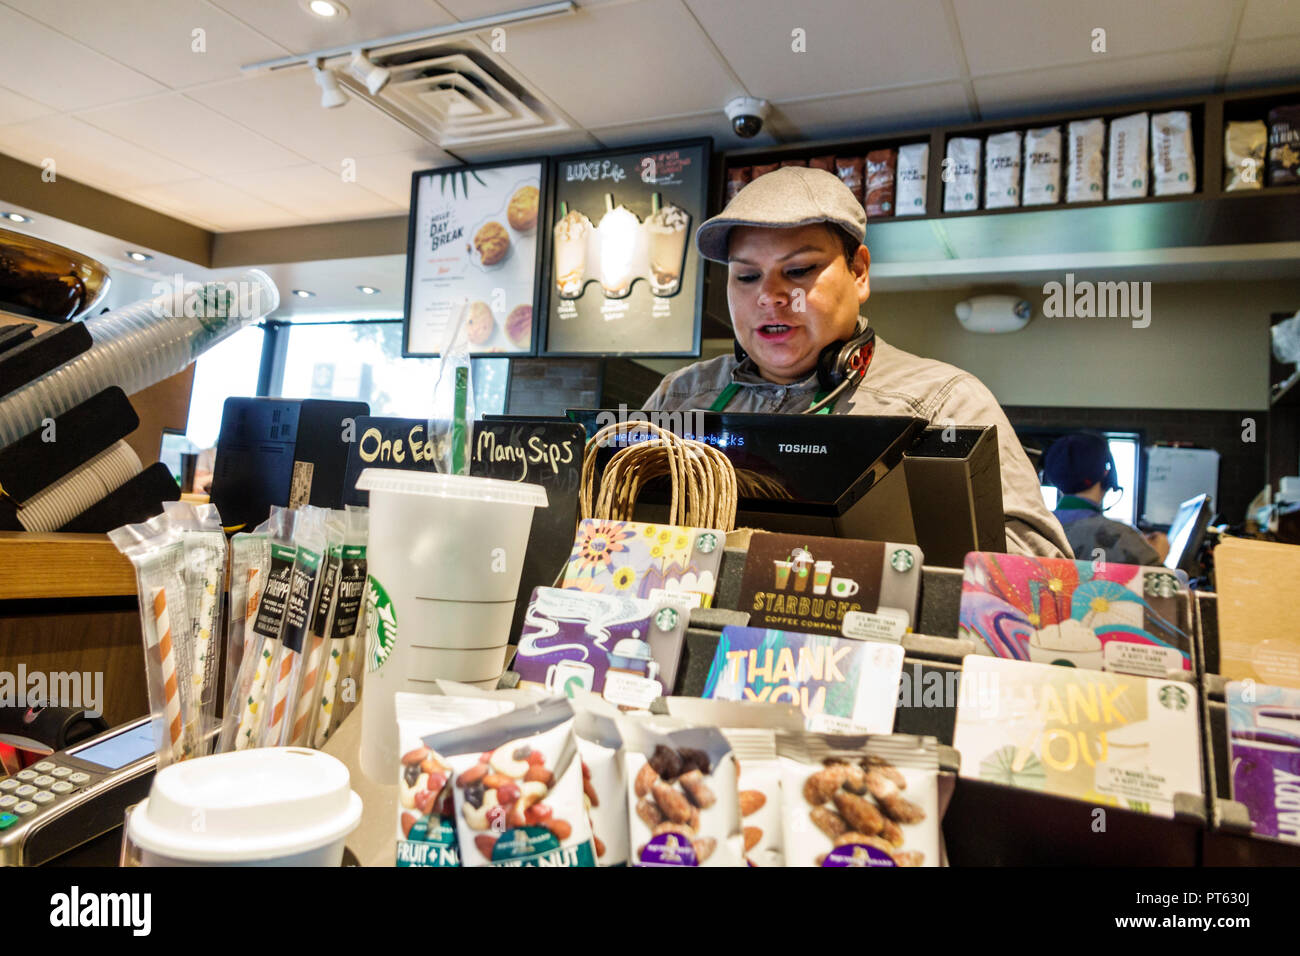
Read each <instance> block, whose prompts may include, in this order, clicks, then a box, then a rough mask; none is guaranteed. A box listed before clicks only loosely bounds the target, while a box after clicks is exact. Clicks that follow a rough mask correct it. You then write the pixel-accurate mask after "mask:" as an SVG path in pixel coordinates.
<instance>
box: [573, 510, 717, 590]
mask: <svg viewBox="0 0 1300 956" xmlns="http://www.w3.org/2000/svg"><path fill="white" fill-rule="evenodd" d="M726 542H727V533H726V532H725V531H713V530H709V529H705V528H682V527H677V526H675V525H660V524H643V523H641V522H637V521H609V520H606V519H603V518H583V519H582V521H580V522H579V523H578V535H577V537H576V538H575V539H574V542H573V554H572V555H570V556H569V563H568V565H566V567H565V569H564V580H563V582H562V583H561V585H560V586H561V587H563V588H566V589H571V590H579V591H590V592H592V593H594V594H625V595H627V596H628V597H636V598H647V599H649V600H659V599H661V598H663V597H665V596H668V597H670V598H674V599H676V600H677V601H678V603H679V604H682V605H684V606H686V607H709V606H711V605H712V603H713V589H714V588H715V587H716V586H717V583H718V567H719V566H720V565H721V564H722V551H723V548H724V546H725V545H726Z"/></svg>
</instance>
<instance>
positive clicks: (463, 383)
mask: <svg viewBox="0 0 1300 956" xmlns="http://www.w3.org/2000/svg"><path fill="white" fill-rule="evenodd" d="M468 397H469V366H466V365H458V366H457V367H456V404H455V407H454V410H453V412H452V423H451V446H452V447H451V470H452V473H453V474H457V475H467V474H469V461H468V456H467V455H466V451H467V449H468V448H469V423H468V422H466V420H465V406H466V403H467V401H468Z"/></svg>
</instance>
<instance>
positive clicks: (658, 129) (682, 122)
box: [588, 109, 778, 150]
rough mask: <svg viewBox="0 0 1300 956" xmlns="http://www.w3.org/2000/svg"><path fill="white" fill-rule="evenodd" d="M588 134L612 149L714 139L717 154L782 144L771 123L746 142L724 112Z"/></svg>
mask: <svg viewBox="0 0 1300 956" xmlns="http://www.w3.org/2000/svg"><path fill="white" fill-rule="evenodd" d="M588 132H590V133H591V135H592V136H595V137H596V138H597V139H598V140H600V141H601V143H603V144H604V145H606V146H609V147H611V148H620V147H623V146H639V145H641V144H642V143H653V142H655V141H656V140H659V141H668V140H674V139H690V138H692V137H696V136H708V137H710V138H711V139H712V140H713V148H714V149H717V150H722V149H747V148H749V147H753V146H775V145H777V143H778V140H777V138H776V137H775V136H774V135H772V124H771V123H765V124H764V125H763V131H762V132H761V133H759V135H757V136H755V137H754V138H753V139H742V138H741V137H739V136H737V135H736V134H735V133H733V132H732V131H731V122H730V121H729V120H728V119H727V117H726V115H725V114H724V113H723V112H722V110H720V109H718V110H710V111H709V112H707V113H696V114H694V115H691V116H673V117H668V118H665V119H657V120H649V121H645V122H638V123H620V124H618V125H615V126H601V127H598V128H596V129H592V130H588Z"/></svg>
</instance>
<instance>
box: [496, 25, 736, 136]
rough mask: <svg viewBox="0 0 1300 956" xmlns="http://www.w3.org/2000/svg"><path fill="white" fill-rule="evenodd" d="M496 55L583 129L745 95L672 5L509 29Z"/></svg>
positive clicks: (701, 108) (688, 109) (699, 109)
mask: <svg viewBox="0 0 1300 956" xmlns="http://www.w3.org/2000/svg"><path fill="white" fill-rule="evenodd" d="M500 55H501V56H502V57H503V58H504V59H505V60H506V61H508V62H509V63H510V64H511V65H512V66H513V67H515V68H516V69H517V70H518V71H519V72H520V73H521V74H522V75H523V77H524V79H525V80H526V81H527V82H529V83H532V84H533V85H534V86H535V87H536V88H538V89H540V90H543V91H545V93H546V96H547V97H548V98H549V99H550V100H551V101H553V102H554V103H555V104H556V105H557V106H558V107H559V108H560V109H562V110H564V111H565V112H566V113H568V114H569V115H570V116H572V117H573V118H574V119H575V120H576V121H577V122H578V123H580V124H581V125H583V126H587V127H592V126H609V125H612V124H614V123H626V122H630V121H632V120H640V119H651V118H655V117H660V116H672V115H677V114H681V113H701V112H704V111H705V110H708V109H713V108H715V107H716V108H718V109H721V108H722V104H723V103H725V102H726V101H727V100H728V99H730V98H731V97H732V96H737V95H739V94H741V93H743V92H744V90H743V89H741V88H740V87H739V86H738V85H737V84H736V82H735V81H734V80H733V79H732V77H731V75H730V73H729V72H728V71H727V69H726V67H725V66H724V65H723V63H722V62H721V60H720V59H719V58H718V55H717V53H716V52H715V51H714V49H713V47H712V45H711V44H710V43H709V42H708V40H707V39H706V38H705V36H704V34H703V32H702V31H701V30H700V28H699V25H698V24H697V23H696V22H695V20H694V19H693V18H692V17H691V15H690V14H689V13H688V12H687V11H686V9H685V7H684V6H682V5H681V4H680V3H679V2H677V0H640V2H635V3H626V4H618V5H611V6H601V7H594V8H583V9H580V10H579V11H578V12H577V13H576V14H575V15H573V16H571V17H558V18H556V19H553V20H544V21H542V22H540V23H531V24H524V25H521V26H517V27H512V28H511V30H510V33H509V38H508V46H507V49H506V52H505V53H503V54H500Z"/></svg>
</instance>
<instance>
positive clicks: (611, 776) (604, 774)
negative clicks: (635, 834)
mask: <svg viewBox="0 0 1300 956" xmlns="http://www.w3.org/2000/svg"><path fill="white" fill-rule="evenodd" d="M575 706H576V707H577V709H578V714H577V717H576V721H575V724H574V729H575V732H576V733H577V736H578V755H579V757H580V758H581V760H582V792H583V799H584V800H585V801H586V806H587V816H588V818H589V819H590V821H591V834H592V844H593V845H594V847H595V850H596V865H597V866H627V856H628V822H627V799H626V798H625V796H624V795H625V794H626V793H627V786H626V784H625V782H624V780H623V737H622V735H621V734H620V733H619V729H618V724H617V723H616V721H615V720H614V719H613V718H612V716H609V715H605V714H598V713H595V712H593V711H592V710H590V709H585V708H583V707H582V706H581V705H579V704H575Z"/></svg>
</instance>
